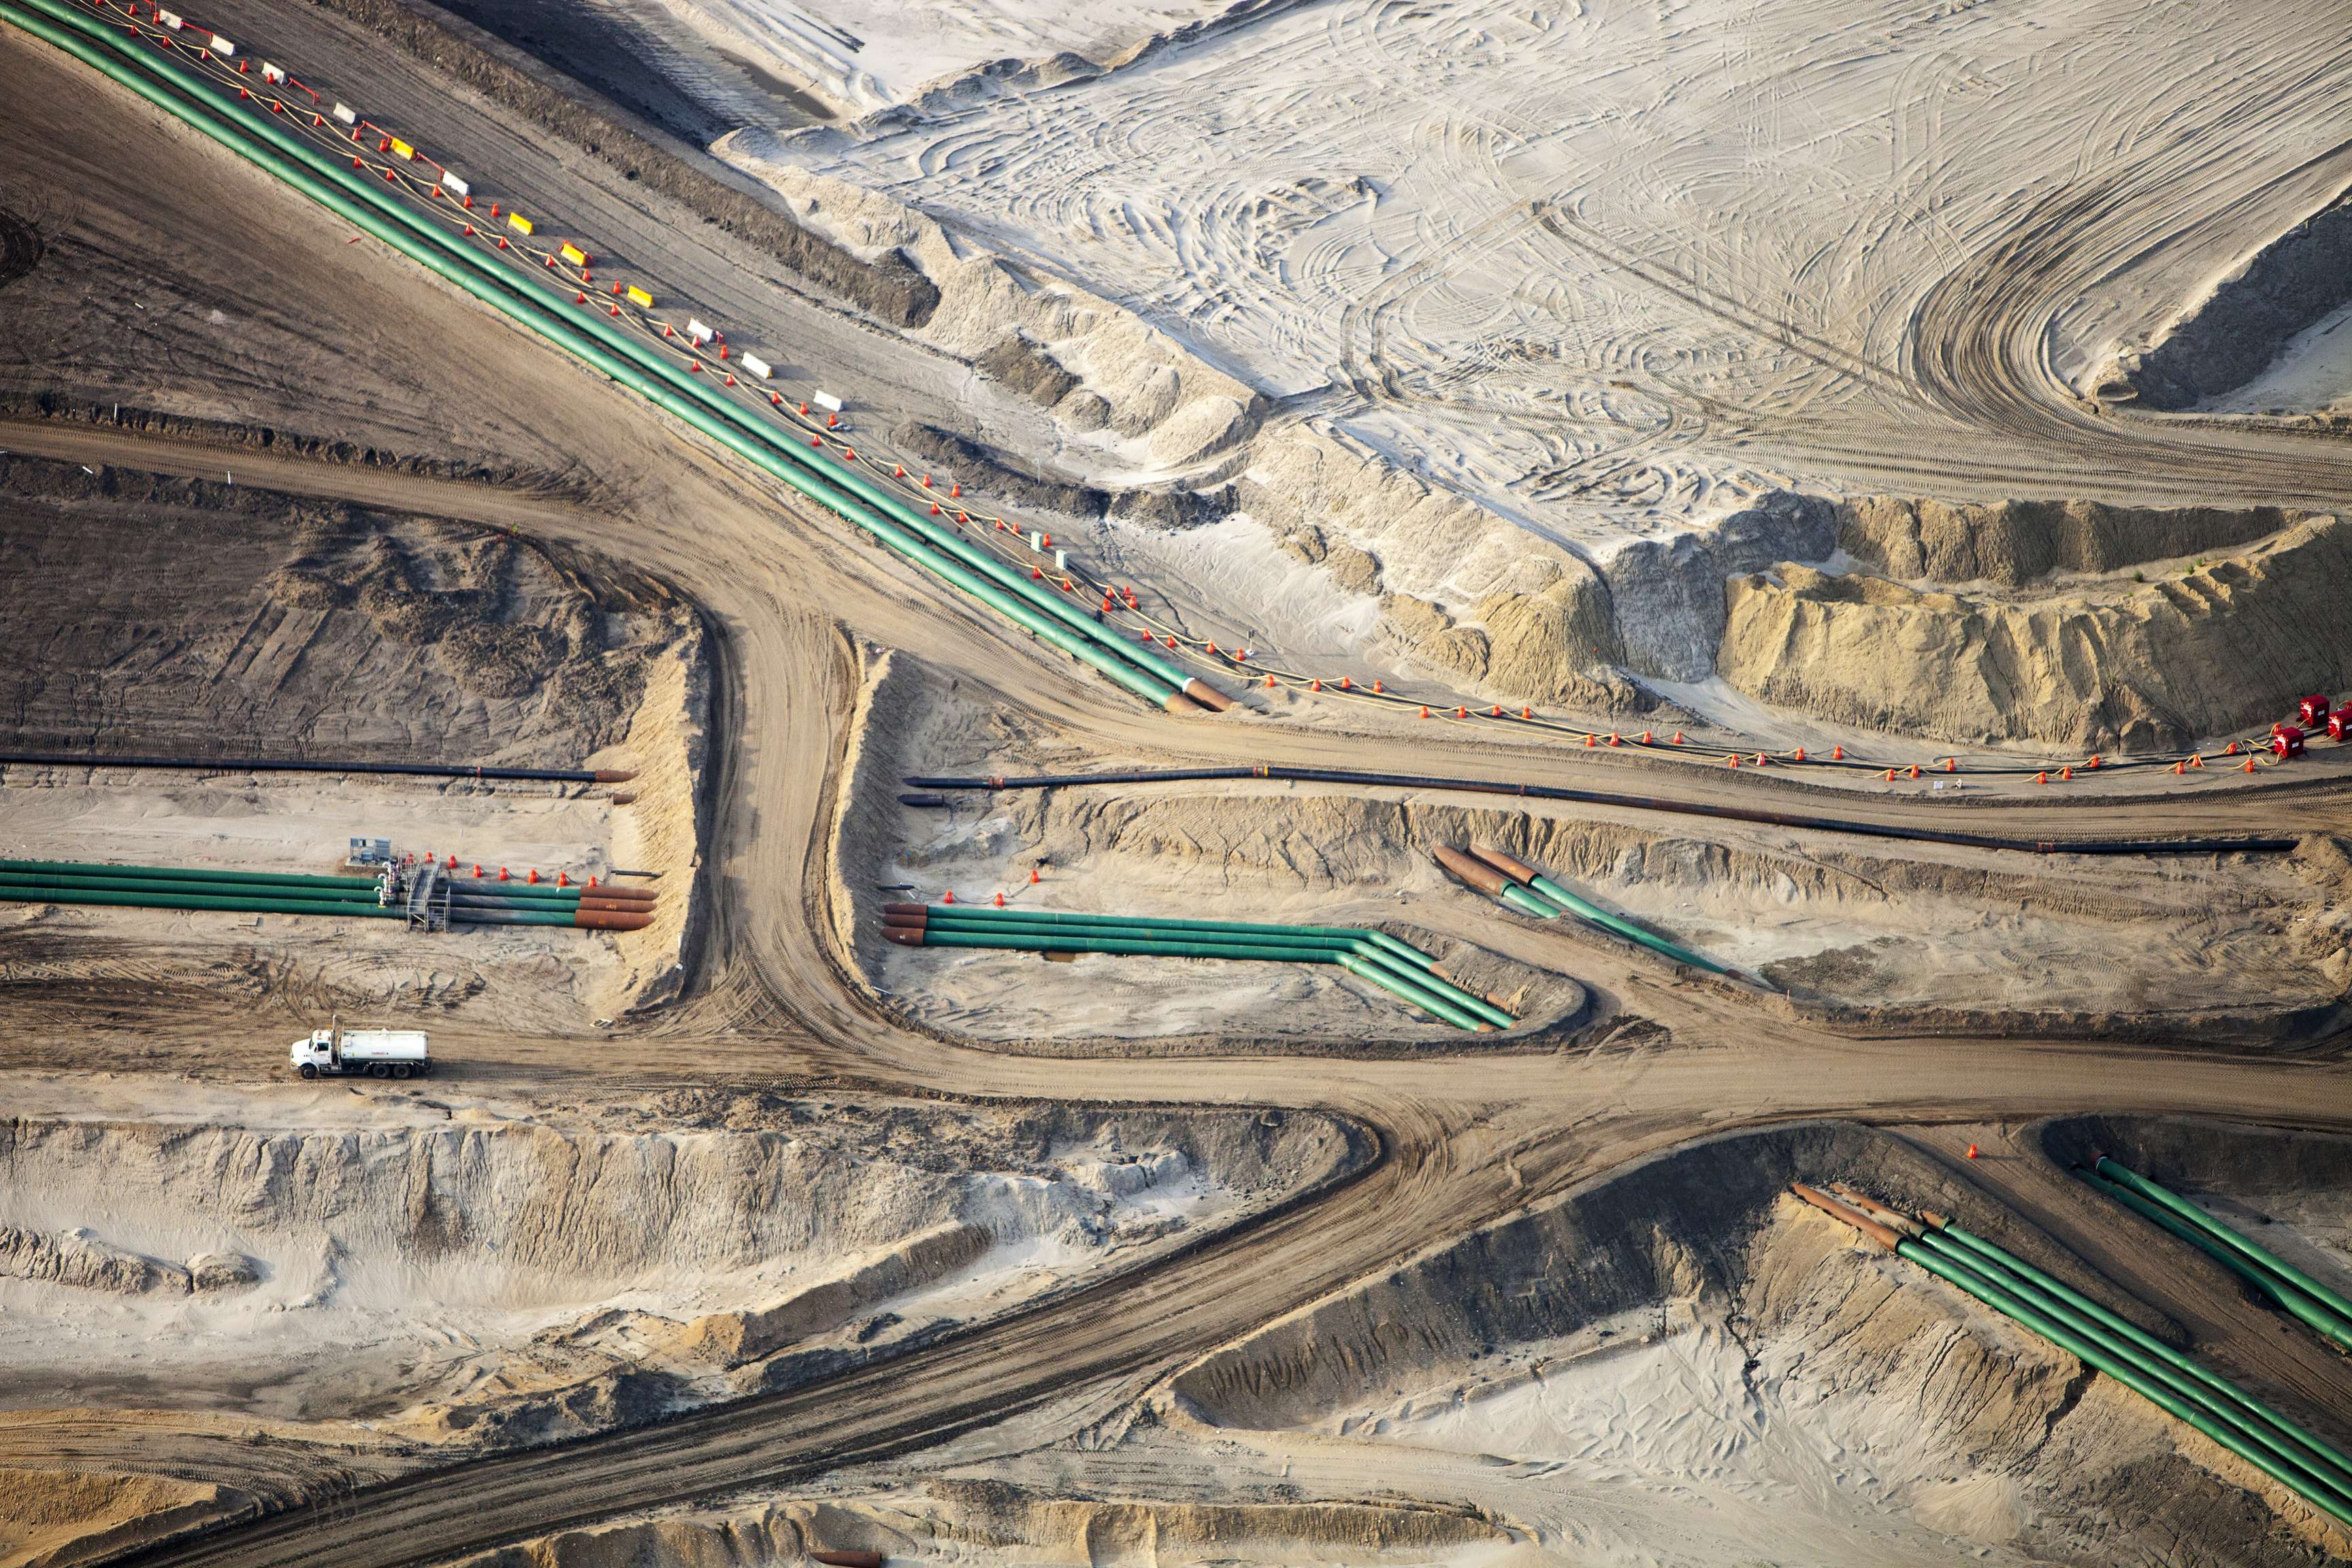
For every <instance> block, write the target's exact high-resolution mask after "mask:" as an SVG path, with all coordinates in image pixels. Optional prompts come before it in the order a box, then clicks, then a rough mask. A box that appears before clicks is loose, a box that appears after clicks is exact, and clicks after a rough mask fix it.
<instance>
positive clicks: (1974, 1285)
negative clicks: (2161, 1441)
mask: <svg viewBox="0 0 2352 1568" xmlns="http://www.w3.org/2000/svg"><path fill="white" fill-rule="evenodd" d="M1895 1251H1896V1252H1897V1253H1898V1254H1899V1255H1901V1256H1902V1257H1904V1258H1909V1259H1910V1260H1911V1261H1912V1262H1914V1263H1916V1264H1917V1265H1918V1266H1919V1267H1920V1268H1925V1269H1926V1270H1927V1272H1928V1273H1930V1274H1933V1275H1935V1276H1936V1277H1937V1279H1941V1280H1944V1281H1945V1282H1946V1283H1947V1284H1949V1285H1951V1286H1953V1287H1954V1288H1955V1289H1959V1290H1963V1291H1965V1292H1967V1293H1968V1294H1969V1295H1970V1296H1973V1297H1975V1298H1976V1299H1977V1300H1979V1301H1982V1302H1983V1303H1985V1305H1987V1306H1989V1307H1990V1308H1992V1309H1993V1310H1995V1311H1997V1312H2000V1313H2001V1314H2003V1315H2004V1316H2006V1317H2009V1318H2012V1319H2014V1320H2016V1321H2018V1322H2020V1323H2022V1324H2023V1325H2025V1327H2027V1328H2029V1329H2032V1331H2034V1332H2035V1333H2037V1334H2040V1335H2041V1336H2042V1338H2043V1339H2046V1340H2048V1341H2049V1342H2051V1343H2052V1344H2054V1345H2056V1346H2057V1347H2058V1348H2059V1349H2061V1350H2063V1351H2065V1352H2068V1353H2069V1354H2071V1355H2073V1356H2074V1357H2075V1358H2076V1359H2077V1360H2079V1361H2081V1362H2082V1363H2083V1364H2084V1365H2085V1366H2088V1367H2091V1368H2094V1369H2095V1370H2096V1371H2099V1372H2103V1373H2106V1374H2107V1375H2108V1376H2109V1377H2112V1378H2114V1379H2115V1380H2116V1382H2117V1383H2120V1384H2123V1385H2124V1386H2125V1387H2126V1388H2128V1389H2130V1390H2131V1391H2132V1392H2133V1393H2135V1394H2138V1395H2139V1396H2140V1397H2141V1398H2143V1399H2145V1400H2147V1402H2148V1403H2149V1404H2151V1405H2155V1406H2156V1407H2157V1408H2158V1409H2159V1410H2162V1411H2164V1412H2165V1413H2166V1414H2168V1415H2172V1416H2175V1417H2177V1418H2178V1419H2179V1420H2181V1421H2184V1422H2186V1423H2188V1424H2189V1426H2192V1427H2194V1428H2196V1429H2197V1430H2198V1431H2200V1432H2202V1433H2203V1434H2204V1435H2205V1436H2208V1437H2210V1438H2212V1439H2213V1441H2215V1442H2216V1443H2219V1444H2221V1446H2222V1447H2225V1448H2227V1449H2229V1450H2230V1451H2231V1453H2233V1454H2235V1455H2237V1456H2238V1457H2239V1458H2242V1459H2243V1460H2245V1461H2246V1462H2247V1463H2248V1464H2250V1465H2252V1466H2253V1467H2254V1468H2257V1469H2259V1470H2261V1471H2262V1472H2263V1474H2264V1475H2267V1476H2269V1477H2270V1478H2271V1479H2273V1480H2275V1481H2277V1482H2278V1483H2279V1484H2280V1485H2281V1486H2284V1487H2285V1488H2286V1489H2288V1490H2290V1491H2292V1492H2294V1494H2295V1495H2296V1496H2297V1497H2300V1498H2303V1499H2304V1500H2305V1501H2307V1502H2309V1503H2310V1504H2311V1505H2312V1506H2313V1507H2315V1508H2316V1509H2319V1510H2322V1511H2324V1512H2326V1513H2327V1514H2330V1515H2332V1516H2333V1517H2335V1518H2336V1519H2338V1520H2341V1521H2344V1522H2345V1523H2347V1524H2352V1504H2347V1503H2343V1502H2339V1501H2336V1500H2334V1498H2333V1496H2332V1491H2331V1489H2327V1488H2325V1487H2320V1486H2317V1485H2315V1484H2314V1483H2313V1482H2312V1481H2310V1480H2309V1479H2305V1475H2304V1473H2303V1472H2302V1471H2301V1470H2300V1469H2299V1468H2295V1467H2291V1466H2287V1465H2284V1464H2282V1463H2281V1462H2279V1461H2278V1460H2276V1459H2274V1458H2271V1457H2270V1455H2269V1454H2268V1453H2267V1452H2265V1451H2264V1450H2263V1448H2262V1447H2260V1446H2259V1445H2256V1444H2254V1443H2252V1442H2250V1441H2248V1440H2247V1439H2246V1438H2244V1437H2242V1436H2240V1435H2239V1434H2238V1433H2237V1432H2236V1431H2235V1430H2234V1429H2233V1428H2231V1427H2230V1426H2224V1425H2223V1424H2222V1423H2221V1422H2220V1421H2217V1420H2215V1419H2214V1418H2213V1417H2212V1416H2211V1415H2208V1414H2206V1413H2205V1412H2203V1411H2201V1410H2200V1409H2198V1408H2197V1407H2196V1406H2195V1405H2190V1404H2189V1403H2188V1402H2187V1401H2185V1400H2182V1399H2181V1398H2179V1396H2177V1395H2176V1394H2173V1393H2172V1392H2171V1391H2170V1390H2168V1389H2167V1388H2166V1387H2164V1386H2163V1385H2162V1384H2159V1383H2158V1382H2157V1381H2156V1380H2155V1379H2154V1378H2153V1377H2151V1376H2150V1375H2148V1373H2146V1372H2144V1371H2142V1370H2141V1368H2140V1367H2139V1366H2138V1365H2137V1364H2136V1363H2132V1362H2130V1361H2126V1360H2125V1359H2124V1358H2122V1357H2120V1356H2117V1355H2115V1354H2113V1353H2112V1352H2109V1351H2108V1350H2106V1349H2105V1348H2104V1347H2103V1346H2101V1345H2099V1344H2097V1343H2095V1342H2093V1341H2091V1340H2089V1339H2086V1338H2085V1337H2084V1336H2083V1335H2081V1334H2078V1333H2076V1332H2074V1331H2073V1330H2072V1329H2069V1328H2067V1327H2066V1326H2064V1325H2063V1324H2062V1323H2060V1322H2058V1321H2054V1320H2053V1319H2052V1318H2051V1317H2049V1316H2048V1315H2047V1314H2045V1313H2043V1312H2041V1311H2039V1310H2035V1309H2034V1308H2033V1307H2032V1306H2031V1305H2030V1304H2028V1303H2027V1302H2026V1301H2024V1300H2021V1298H2019V1297H2018V1296H2017V1295H2016V1293H2015V1292H2013V1291H2011V1290H2010V1289H2005V1288H2003V1287H2002V1286H2000V1284H1998V1283H1996V1282H1995V1281H1993V1280H1991V1279H1988V1278H1987V1277H1986V1276H1984V1275H1983V1274H1981V1273H1979V1272H1978V1271H1977V1270H1974V1269H1969V1268H1962V1267H1960V1266H1958V1265H1956V1264H1954V1263H1952V1262H1951V1261H1949V1260H1948V1259H1947V1258H1940V1257H1938V1256H1937V1255H1936V1254H1935V1253H1933V1252H1931V1251H1929V1250H1928V1249H1927V1248H1926V1247H1921V1246H1920V1245H1919V1244H1918V1243H1916V1242H1915V1241H1911V1240H1908V1239H1906V1240H1905V1241H1903V1242H1901V1243H1900V1244H1899V1245H1898V1246H1897V1247H1895Z"/></svg>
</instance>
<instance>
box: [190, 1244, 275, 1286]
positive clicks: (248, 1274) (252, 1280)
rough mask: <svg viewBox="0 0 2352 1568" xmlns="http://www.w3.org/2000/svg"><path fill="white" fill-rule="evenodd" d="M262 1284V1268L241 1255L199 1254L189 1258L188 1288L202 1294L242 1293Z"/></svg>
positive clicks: (228, 1253) (229, 1253)
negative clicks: (237, 1291)
mask: <svg viewBox="0 0 2352 1568" xmlns="http://www.w3.org/2000/svg"><path fill="white" fill-rule="evenodd" d="M260 1281H261V1265H260V1264H258V1263H257V1262H255V1261H254V1260H253V1259H252V1258H247V1257H246V1256H245V1255H244V1254H243V1253H239V1252H200V1253H198V1254H196V1256H194V1258H189V1259H188V1286H189V1289H193V1290H194V1291H196V1292H197V1293H198V1294H200V1295H210V1294H213V1293H215V1292H217V1291H224V1290H243V1289H247V1287H249V1286H253V1285H257V1284H259V1283H260Z"/></svg>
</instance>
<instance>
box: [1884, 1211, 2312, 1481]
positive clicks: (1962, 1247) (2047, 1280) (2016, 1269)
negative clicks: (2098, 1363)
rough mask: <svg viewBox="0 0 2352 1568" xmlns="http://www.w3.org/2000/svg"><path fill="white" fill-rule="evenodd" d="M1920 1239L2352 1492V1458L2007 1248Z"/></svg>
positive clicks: (1970, 1237)
mask: <svg viewBox="0 0 2352 1568" xmlns="http://www.w3.org/2000/svg"><path fill="white" fill-rule="evenodd" d="M1922 1239H1923V1241H1925V1242H1927V1244H1928V1245H1931V1246H1934V1245H1942V1246H1945V1247H1951V1248H1953V1249H1954V1250H1955V1251H1956V1252H1958V1253H1959V1254H1962V1255H1963V1258H1964V1260H1965V1259H1966V1258H1976V1259H1979V1260H1981V1261H1980V1262H1979V1264H1978V1267H1979V1268H1983V1267H1984V1266H1985V1265H1990V1266H1991V1268H1994V1269H2006V1270H2007V1271H2008V1272H2009V1273H2011V1274H2013V1275H2015V1276H2017V1278H2018V1279H2021V1280H2022V1281H2023V1282H2024V1284H2025V1285H2026V1286H2028V1287H2031V1288H2032V1290H2034V1291H2038V1292H2039V1293H2040V1294H2041V1295H2042V1296H2044V1297H2047V1298H2049V1299H2050V1301H2051V1307H2050V1310H2051V1311H2052V1312H2053V1315H2065V1316H2073V1317H2075V1318H2079V1319H2085V1320H2088V1321H2089V1322H2090V1323H2091V1324H2092V1325H2094V1326H2095V1327H2097V1328H2100V1329H2102V1330H2104V1331H2105V1332H2106V1333H2107V1334H2108V1335H2109V1336H2111V1337H2112V1338H2115V1339H2117V1340H2121V1341H2124V1342H2126V1343H2127V1344H2128V1345H2129V1346H2131V1347H2133V1348H2134V1349H2136V1350H2137V1352H2138V1354H2139V1355H2140V1356H2141V1357H2142V1358H2146V1359H2153V1360H2155V1361H2158V1362H2160V1363H2163V1364H2164V1365H2165V1366H2166V1367H2167V1368H2168V1369H2169V1370H2170V1371H2171V1372H2172V1373H2175V1374H2176V1375H2178V1376H2179V1377H2181V1378H2185V1379H2187V1380H2189V1382H2191V1383H2193V1384H2197V1385H2198V1386H2199V1387H2200V1389H2202V1390H2203V1391H2204V1393H2203V1394H2202V1397H2204V1398H2205V1399H2207V1400H2208V1401H2210V1400H2213V1399H2220V1400H2221V1401H2224V1402H2226V1403H2228V1404H2230V1405H2235V1406H2236V1407H2238V1408H2239V1409H2240V1410H2242V1411H2243V1412H2245V1414H2246V1415H2247V1416H2248V1417H2250V1418H2252V1419H2253V1420H2257V1421H2260V1422H2262V1423H2263V1424H2264V1425H2266V1426H2270V1427H2272V1428H2273V1429H2274V1430H2275V1431H2277V1432H2278V1433H2279V1434H2280V1435H2281V1436H2283V1437H2284V1438H2286V1439H2287V1440H2288V1441H2289V1442H2290V1443H2292V1444H2294V1445H2295V1446H2296V1447H2299V1448H2301V1449H2302V1450H2304V1453H2305V1459H2306V1460H2307V1461H2308V1462H2310V1463H2313V1464H2314V1465H2315V1466H2316V1467H2317V1468H2323V1469H2325V1470H2326V1472H2327V1474H2328V1475H2329V1476H2330V1477H2331V1478H2332V1479H2334V1480H2335V1482H2336V1485H2337V1488H2338V1489H2339V1490H2347V1492H2352V1458H2346V1457H2345V1456H2344V1455H2343V1454H2342V1453H2341V1452H2339V1451H2338V1450H2337V1449H2336V1447H2335V1446H2334V1445H2333V1444H2330V1443H2327V1442H2326V1441H2323V1440H2322V1439H2320V1438H2318V1437H2315V1436H2311V1435H2310V1434H2309V1433H2307V1432H2305V1431H2304V1430H2303V1428H2301V1427H2300V1426H2295V1425H2294V1423H2293V1422H2292V1421H2289V1420H2288V1419H2287V1418H2286V1417H2285V1416H2284V1415H2280V1414H2279V1413H2278V1412H2277V1411H2275V1410H2273V1409H2272V1408H2271V1407H2270V1406H2269V1405H2264V1404H2263V1402H2262V1401H2260V1400H2258V1399H2256V1398H2254V1397H2253V1396H2252V1395H2251V1394H2247V1393H2245V1392H2244V1391H2243V1390H2242V1389H2240V1388H2239V1387H2238V1385H2237V1384H2233V1383H2231V1381H2230V1380H2229V1379H2227V1378H2225V1377H2222V1376H2221V1375H2219V1374H2218V1373H2212V1372H2210V1371H2208V1370H2207V1369H2206V1368H2205V1367H2204V1366H2202V1365H2200V1363H2197V1362H2195V1361H2192V1360H2190V1359H2189V1357H2187V1356H2185V1355H2182V1354H2181V1353H2180V1352H2179V1351H2176V1350H2174V1349H2173V1348H2172V1347H2171V1346H2170V1345H2168V1344H2166V1343H2165V1342H2163V1341H2162V1340H2159V1339H2158V1338H2157V1337H2156V1336H2155V1335H2154V1334H2151V1333H2149V1332H2147V1331H2146V1330H2144V1329H2142V1328H2140V1327H2139V1325H2138V1324H2137V1323H2134V1322H2132V1321H2130V1320H2128V1319H2126V1318H2124V1317H2122V1316H2120V1315H2118V1314H2116V1313H2115V1312H2112V1311H2110V1310H2107V1309H2106V1308H2105V1307H2103V1306H2101V1305H2100V1304H2099V1303H2098V1302H2096V1301H2094V1300H2091V1299H2090V1298H2089V1297H2088V1296H2085V1295H2084V1294H2083V1293H2082V1292H2081V1291H2079V1290H2076V1289H2074V1288H2073V1287H2071V1286H2069V1285H2067V1284H2065V1283H2063V1281H2061V1280H2059V1279H2054V1278H2053V1277H2052V1276H2051V1275H2049V1274H2046V1273H2044V1272H2043V1271H2042V1270H2041V1269H2039V1268H2035V1267H2034V1266H2033V1265H2032V1264H2031V1263H2028V1262H2026V1261H2025V1260H2024V1259H2023V1258H2019V1257H2016V1256H2015V1255H2013V1254H2012V1253H2011V1252H2009V1251H2008V1250H2006V1249H2005V1248H2002V1247H1996V1246H1994V1245H1993V1244H1992V1243H1991V1242H1990V1241H1987V1240H1985V1239H1984V1238H1983V1237H1979V1236H1977V1235H1976V1234H1974V1233H1973V1232H1970V1231H1968V1230H1964V1229H1962V1228H1961V1227H1960V1226H1956V1225H1948V1226H1944V1228H1943V1229H1942V1230H1940V1231H1929V1232H1928V1233H1927V1237H1923V1238H1922ZM2022 1293H2025V1292H2021V1294H2022Z"/></svg>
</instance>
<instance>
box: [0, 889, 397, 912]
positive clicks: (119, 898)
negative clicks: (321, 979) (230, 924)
mask: <svg viewBox="0 0 2352 1568" xmlns="http://www.w3.org/2000/svg"><path fill="white" fill-rule="evenodd" d="M0 902H6V903H37V904H100V905H107V906H110V907H112V908H115V909H125V910H230V911H232V912H242V913H245V914H269V915H370V916H374V917H376V918H378V919H383V920H398V919H400V918H401V916H402V914H403V913H404V911H403V910H387V909H382V908H379V907H378V906H376V905H375V904H373V903H364V904H362V903H345V902H341V901H335V902H329V901H327V900H320V899H273V898H270V897H268V894H267V891H266V890H262V891H257V892H256V893H254V894H252V895H250V896H247V897H244V898H239V897H237V896H236V893H235V892H234V891H233V890H231V889H222V891H221V892H220V893H219V894H218V895H217V896H214V895H203V894H191V893H99V892H89V891H85V890H80V889H68V888H52V889H33V888H5V889H0Z"/></svg>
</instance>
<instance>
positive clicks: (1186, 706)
mask: <svg viewBox="0 0 2352 1568" xmlns="http://www.w3.org/2000/svg"><path fill="white" fill-rule="evenodd" d="M1160 707H1161V708H1162V709H1163V710H1166V711H1168V712H1170V713H1205V712H1207V711H1208V710H1207V709H1205V708H1203V707H1202V706H1201V705H1200V704H1199V703H1197V702H1195V701H1193V700H1192V699H1191V698H1189V697H1187V696H1185V695H1184V694H1183V693H1182V692H1181V691H1171V692H1170V693H1169V694H1168V698H1167V700H1165V701H1163V702H1162V703H1160Z"/></svg>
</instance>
